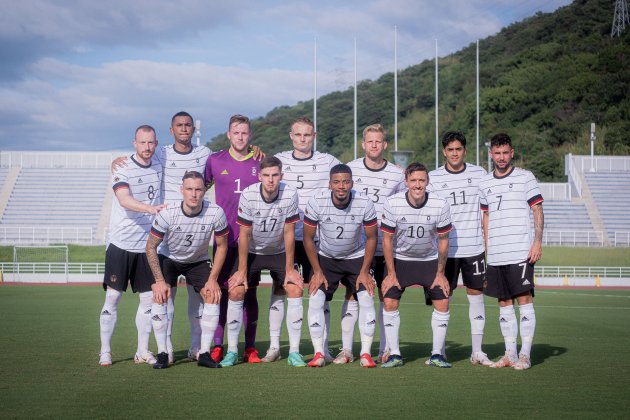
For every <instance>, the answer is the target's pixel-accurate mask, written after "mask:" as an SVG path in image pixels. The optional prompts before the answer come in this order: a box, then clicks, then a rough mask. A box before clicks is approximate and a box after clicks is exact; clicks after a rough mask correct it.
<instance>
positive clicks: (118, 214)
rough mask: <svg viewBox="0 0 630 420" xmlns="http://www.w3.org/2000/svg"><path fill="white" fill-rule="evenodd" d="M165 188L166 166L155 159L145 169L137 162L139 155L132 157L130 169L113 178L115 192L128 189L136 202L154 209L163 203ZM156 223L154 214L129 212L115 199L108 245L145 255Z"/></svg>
mask: <svg viewBox="0 0 630 420" xmlns="http://www.w3.org/2000/svg"><path fill="white" fill-rule="evenodd" d="M161 185H162V166H161V165H160V162H159V161H158V160H157V159H156V158H155V156H154V157H153V159H152V160H151V163H150V164H149V165H148V166H145V165H142V164H140V163H139V162H138V161H137V160H136V159H135V155H131V157H130V158H129V161H128V162H127V166H124V167H119V168H117V169H116V170H115V171H114V174H113V176H112V188H113V189H114V192H116V191H117V190H119V189H121V188H127V189H129V192H130V193H131V195H132V197H133V198H134V199H135V200H136V201H140V202H142V203H144V204H149V205H151V206H156V205H158V204H160V203H161V199H162V197H161V195H160V187H161ZM152 222H153V216H152V215H151V214H148V213H140V212H136V211H131V210H127V209H125V208H124V207H123V206H121V205H120V203H119V202H118V199H117V198H116V196H115V195H114V198H113V200H112V208H111V215H110V218H109V229H108V239H107V243H108V244H109V243H112V244H114V245H116V246H117V247H118V248H120V249H124V250H125V251H129V252H145V250H146V245H147V237H148V235H149V230H150V229H151V223H152Z"/></svg>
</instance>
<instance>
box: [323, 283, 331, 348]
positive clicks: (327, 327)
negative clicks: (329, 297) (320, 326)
mask: <svg viewBox="0 0 630 420" xmlns="http://www.w3.org/2000/svg"><path fill="white" fill-rule="evenodd" d="M322 293H323V292H322ZM329 332H330V303H328V301H326V302H325V303H324V336H323V337H324V349H325V350H326V352H328V333H329Z"/></svg>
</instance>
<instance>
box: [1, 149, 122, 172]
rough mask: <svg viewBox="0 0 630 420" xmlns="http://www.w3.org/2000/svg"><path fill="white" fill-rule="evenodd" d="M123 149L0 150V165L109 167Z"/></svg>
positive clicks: (7, 166) (23, 166)
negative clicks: (99, 150) (71, 150)
mask: <svg viewBox="0 0 630 420" xmlns="http://www.w3.org/2000/svg"><path fill="white" fill-rule="evenodd" d="M130 154H131V153H130V151H128V150H125V151H109V152H7V151H0V167H3V168H10V167H12V166H19V167H20V168H110V167H111V164H112V160H114V159H115V158H117V157H118V156H129V155H130Z"/></svg>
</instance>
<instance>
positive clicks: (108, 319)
mask: <svg viewBox="0 0 630 420" xmlns="http://www.w3.org/2000/svg"><path fill="white" fill-rule="evenodd" d="M121 297H122V293H121V292H119V291H118V290H114V289H110V288H108V289H107V291H106V292H105V303H104V304H103V309H101V316H100V324H101V353H106V352H111V351H112V348H111V341H112V335H114V329H116V320H117V319H118V303H120V298H121Z"/></svg>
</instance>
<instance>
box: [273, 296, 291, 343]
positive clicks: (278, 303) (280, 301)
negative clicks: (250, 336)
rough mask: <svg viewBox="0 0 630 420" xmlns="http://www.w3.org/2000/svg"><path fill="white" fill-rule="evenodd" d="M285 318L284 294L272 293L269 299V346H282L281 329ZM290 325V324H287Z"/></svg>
mask: <svg viewBox="0 0 630 420" xmlns="http://www.w3.org/2000/svg"><path fill="white" fill-rule="evenodd" d="M283 320H284V295H276V294H274V293H271V298H270V301H269V339H270V340H271V341H270V344H269V347H273V348H275V349H279V348H280V331H281V330H282V321H283ZM287 326H288V324H287Z"/></svg>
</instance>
